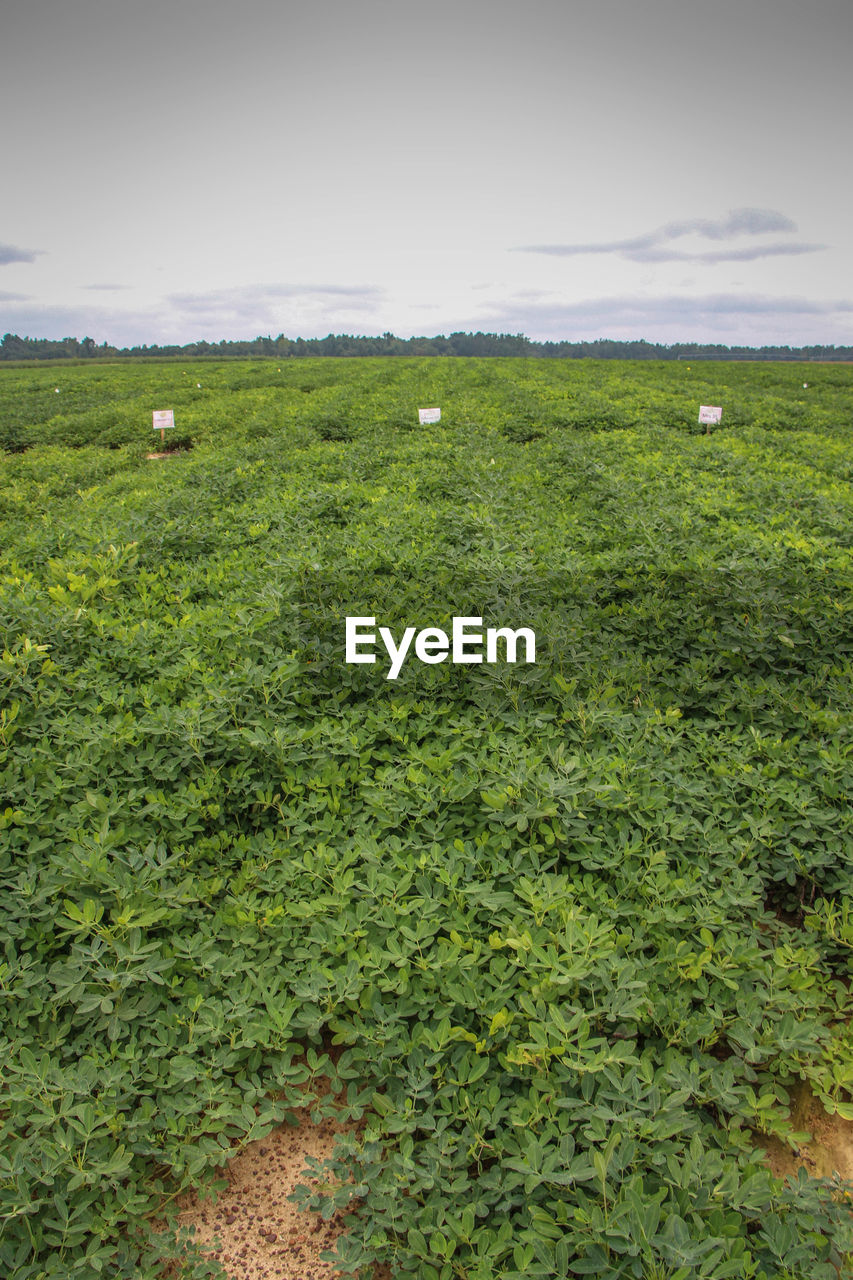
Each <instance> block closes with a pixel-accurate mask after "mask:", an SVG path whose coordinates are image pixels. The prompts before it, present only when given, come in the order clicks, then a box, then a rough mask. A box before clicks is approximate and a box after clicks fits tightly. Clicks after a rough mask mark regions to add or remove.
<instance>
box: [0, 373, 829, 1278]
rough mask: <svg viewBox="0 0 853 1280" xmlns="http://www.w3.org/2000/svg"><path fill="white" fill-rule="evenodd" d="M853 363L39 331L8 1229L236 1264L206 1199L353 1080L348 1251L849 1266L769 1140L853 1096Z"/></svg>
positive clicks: (72, 1272)
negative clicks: (152, 339)
mask: <svg viewBox="0 0 853 1280" xmlns="http://www.w3.org/2000/svg"><path fill="white" fill-rule="evenodd" d="M804 384H807V385H804ZM851 393H853V368H851V367H849V366H844V367H841V366H828V365H817V364H796V365H794V364H779V365H771V364H725V365H724V364H709V363H694V364H692V365H690V366H688V365H687V363H685V362H674V361H672V362H656V361H647V362H636V363H627V362H624V363H623V362H617V361H606V362H592V361H586V360H577V361H574V360H572V361H569V360H565V361H557V360H551V361H548V360H539V359H529V360H505V359H494V360H476V359H403V358H396V359H361V360H333V359H329V360H315V359H304V360H303V359H288V360H284V361H279V362H276V361H263V360H256V361H251V362H250V361H245V362H231V363H229V362H225V361H222V362H218V363H213V362H203V361H198V362H196V363H192V364H191V363H187V362H185V361H181V360H177V361H173V362H164V363H157V364H153V363H147V364H141V363H140V364H132V363H115V364H107V363H105V364H97V363H94V362H89V363H87V364H79V365H78V364H66V365H63V364H61V363H56V364H53V365H42V366H35V365H33V364H30V365H23V364H22V365H9V366H8V367H5V368H2V369H0V447H2V450H3V452H2V453H0V522H2V526H1V527H2V539H0V629H2V634H0V652H1V653H2V659H1V660H0V1007H2V1024H0V1273H2V1274H3V1275H4V1276H6V1277H10V1278H14V1280H59V1278H62V1280H66V1278H73V1280H96V1278H97V1277H109V1278H110V1280H118V1278H120V1280H155V1278H161V1277H165V1276H169V1275H171V1276H177V1275H178V1274H180V1275H182V1276H187V1277H188V1276H196V1277H200V1276H204V1275H214V1274H218V1272H217V1268H216V1263H215V1262H213V1261H211V1260H210V1259H207V1258H205V1257H204V1256H202V1254H201V1253H200V1251H199V1250H197V1249H195V1250H194V1249H193V1247H192V1246H187V1247H186V1248H185V1249H184V1252H183V1255H182V1258H181V1260H180V1261H177V1262H175V1261H173V1262H171V1263H170V1262H169V1261H168V1260H169V1259H170V1258H172V1259H174V1258H175V1257H176V1256H177V1254H178V1245H177V1244H176V1243H175V1237H174V1234H173V1232H172V1231H171V1229H170V1228H169V1226H168V1224H169V1223H172V1224H174V1205H175V1196H176V1194H177V1193H178V1192H179V1191H181V1190H182V1189H184V1190H185V1189H186V1188H188V1187H196V1188H197V1187H202V1188H204V1187H207V1188H210V1187H211V1184H216V1183H217V1180H218V1179H220V1178H221V1171H222V1166H223V1164H224V1162H225V1161H226V1159H227V1158H228V1157H229V1156H231V1155H233V1154H234V1153H236V1152H237V1151H238V1150H239V1149H240V1148H241V1147H242V1146H244V1145H245V1144H246V1143H248V1142H250V1141H254V1140H255V1139H258V1138H259V1137H262V1136H264V1135H266V1134H269V1133H270V1132H271V1130H272V1129H273V1127H274V1126H278V1125H280V1124H281V1123H282V1121H284V1120H286V1119H287V1117H288V1115H289V1114H291V1113H292V1112H293V1110H294V1109H295V1108H297V1107H302V1106H304V1105H305V1104H306V1102H308V1103H311V1102H313V1105H314V1111H315V1115H316V1116H317V1118H318V1119H320V1118H323V1117H330V1118H334V1119H335V1120H336V1121H339V1122H341V1123H344V1122H347V1121H352V1122H358V1123H355V1124H352V1125H350V1126H349V1128H348V1130H347V1132H346V1133H345V1134H344V1136H342V1137H341V1139H340V1140H339V1142H338V1146H337V1147H336V1152H335V1156H334V1158H333V1160H332V1161H331V1162H330V1163H329V1164H328V1165H327V1166H326V1167H324V1168H323V1169H322V1170H321V1171H319V1174H318V1177H319V1182H318V1181H317V1180H316V1179H315V1182H314V1183H313V1184H311V1183H309V1182H308V1181H307V1180H306V1183H305V1189H304V1192H303V1193H302V1198H301V1202H300V1203H301V1204H302V1205H303V1207H305V1208H313V1209H317V1208H319V1209H321V1210H322V1211H323V1213H324V1214H325V1215H326V1216H327V1217H331V1216H332V1215H333V1214H334V1213H336V1212H337V1211H344V1212H345V1213H346V1222H347V1230H346V1233H345V1234H344V1235H343V1236H341V1238H340V1240H339V1241H338V1244H337V1254H336V1257H337V1260H338V1265H339V1266H340V1268H341V1270H342V1272H343V1273H345V1274H350V1275H358V1276H360V1277H363V1278H364V1280H367V1278H368V1277H370V1276H372V1275H373V1274H374V1269H375V1268H379V1267H384V1268H387V1270H386V1271H385V1274H390V1275H392V1276H393V1277H395V1280H535V1278H538V1277H595V1278H596V1280H724V1278H725V1277H736V1278H737V1280H838V1278H839V1277H841V1276H849V1275H850V1274H851V1269H850V1258H851V1252H850V1251H851V1249H853V1232H851V1226H853V1219H852V1218H851V1192H853V1186H851V1185H850V1184H849V1183H848V1184H845V1183H844V1182H843V1181H842V1180H840V1179H839V1178H838V1177H832V1176H829V1175H828V1176H826V1177H811V1176H809V1175H808V1174H807V1172H806V1171H805V1169H802V1170H801V1171H800V1173H799V1175H798V1177H794V1178H792V1179H789V1180H787V1181H784V1180H782V1179H781V1178H778V1177H776V1176H774V1174H773V1173H772V1172H771V1170H770V1168H769V1167H768V1164H767V1162H766V1159H765V1156H764V1152H763V1150H762V1148H761V1141H762V1140H768V1141H769V1140H773V1139H775V1140H778V1141H781V1142H782V1143H783V1144H786V1145H787V1146H788V1147H789V1148H790V1149H791V1152H792V1155H796V1151H797V1149H798V1147H799V1146H800V1145H801V1144H802V1143H804V1142H805V1141H806V1135H805V1134H804V1133H803V1132H801V1131H800V1130H798V1128H797V1127H796V1123H795V1121H796V1116H795V1114H794V1111H795V1109H794V1108H793V1106H792V1098H793V1097H794V1094H795V1092H796V1091H798V1090H802V1089H804V1088H806V1089H807V1090H808V1091H809V1095H810V1096H811V1097H813V1098H814V1099H815V1100H817V1102H818V1103H819V1104H820V1106H821V1107H822V1108H823V1110H824V1111H825V1112H826V1114H827V1115H828V1116H830V1117H834V1118H835V1120H836V1121H837V1122H838V1123H839V1124H840V1125H845V1124H846V1125H848V1126H849V1125H850V1122H851V1121H853V1030H851V1013H853V996H851V987H850V981H851V955H853V906H852V905H851V903H853V895H852V894H851V890H852V889H853V859H851V853H853V816H851V814H853V810H851V804H850V797H851V792H852V791H853V788H851V781H853V761H851V726H853V714H851V713H853V679H851V676H853V627H852V626H851V607H852V606H851V600H852V599H853V597H851V585H853V584H851V558H850V545H851V532H853V497H851V484H850V482H851V477H852V476H853V413H851V405H853V396H851ZM700 405H715V406H722V421H721V422H720V423H719V424H718V425H715V426H711V427H710V428H708V429H706V428H705V427H704V426H700V425H699V424H698V421H697V419H698V414H699V406H700ZM433 406H435V407H440V409H441V420H440V422H438V423H434V424H430V425H424V426H421V425H419V422H418V409H419V408H424V407H433ZM163 409H173V410H174V418H175V428H174V430H173V431H170V432H167V433H166V446H167V449H169V450H170V452H169V454H168V456H166V457H155V458H149V457H147V454H148V453H149V452H156V451H158V450H160V436H159V434H157V435H155V433H154V432H153V431H152V412H153V411H155V410H163ZM348 618H349V619H353V618H360V619H362V620H364V619H373V620H374V622H373V624H369V623H367V622H364V621H362V623H361V624H358V625H359V626H360V628H361V634H362V641H361V648H360V650H359V656H362V657H364V656H370V655H375V657H376V661H375V662H373V663H370V662H353V661H347V648H346V634H347V619H348ZM454 618H455V619H457V620H458V619H460V618H462V619H466V618H467V619H477V620H478V622H477V624H473V623H471V624H466V625H468V626H469V630H470V631H474V632H476V631H481V632H482V633H483V634H485V632H486V629H487V628H493V629H495V630H496V631H499V630H502V629H508V630H511V631H513V632H515V631H518V630H520V629H526V630H528V631H531V632H533V634H534V636H535V661H533V660H529V659H531V658H532V657H533V656H534V655H533V652H532V647H531V646H526V645H524V644H522V643H521V642H520V641H519V644H518V646H517V649H516V654H515V657H516V661H515V662H513V661H511V652H510V645H509V643H506V644H505V643H504V640H505V637H499V640H498V644H497V650H496V654H495V655H492V657H493V660H484V661H481V662H465V661H460V660H459V658H460V657H461V656H464V654H463V653H462V652H461V651H460V653H457V654H454V653H453V651H452V644H451V641H450V640H448V642H447V643H448V645H449V646H450V648H449V650H448V651H447V652H445V651H444V650H442V648H441V638H440V636H436V634H435V633H436V631H443V632H445V633H446V634H447V636H448V637H451V636H452V631H453V625H454V624H453V619H454ZM380 628H385V629H386V631H385V634H386V635H387V636H389V637H391V638H392V639H393V644H394V645H395V646H398V652H400V653H402V651H403V646H402V639H401V638H402V637H403V636H404V634H405V633H406V632H407V629H409V628H412V629H413V631H414V633H420V632H422V631H424V630H427V636H426V637H423V636H420V635H416V638H414V639H411V643H410V645H409V647H408V648H407V650H406V651H405V654H404V655H403V659H402V661H401V662H400V663H399V664H398V670H397V671H396V673H395V677H394V678H389V677H390V675H391V667H392V663H391V659H390V653H389V652H386V646H385V645H384V642H383V640H381V639H380V634H381V633H380V631H379V629H380ZM372 633H375V643H372V642H370V641H368V640H367V639H364V638H363V637H364V636H366V635H367V634H372ZM371 645H372V647H371ZM430 646H432V647H430ZM467 652H468V653H469V654H470V653H474V652H478V654H479V656H482V657H484V658H488V654H487V653H486V649H485V645H484V646H483V648H482V649H481V650H479V651H476V650H475V648H473V647H472V648H470V649H469V650H467ZM439 659H443V660H439ZM454 659H455V660H454ZM315 1173H317V1171H316V1170H315ZM164 1222H165V1223H166V1224H167V1229H165V1230H164V1229H163V1223H164Z"/></svg>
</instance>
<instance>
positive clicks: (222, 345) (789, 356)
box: [0, 333, 853, 360]
mask: <svg viewBox="0 0 853 1280" xmlns="http://www.w3.org/2000/svg"><path fill="white" fill-rule="evenodd" d="M198 356H216V357H219V358H221V357H223V356H225V357H227V356H241V357H244V358H245V357H246V356H271V357H274V358H277V359H282V358H283V357H286V356H546V357H553V358H555V359H576V360H577V359H583V358H584V357H587V358H589V357H592V358H593V359H597V360H686V359H689V360H853V347H834V346H811V347H727V346H724V345H723V344H722V343H703V342H675V343H672V344H670V345H665V344H663V343H659V342H645V341H642V340H641V341H639V342H627V341H625V342H622V341H618V340H616V339H613V338H596V339H595V340H594V341H593V342H534V341H533V340H532V339H531V338H526V337H525V336H524V334H521V333H515V334H510V333H451V335H450V337H449V338H445V337H444V335H443V334H440V335H439V336H438V337H436V338H397V337H395V336H394V334H393V333H383V334H382V336H381V337H380V338H367V337H355V336H353V335H351V334H348V333H338V334H332V333H330V334H329V335H328V337H325V338H286V337H285V336H284V334H283V333H280V334H279V335H278V337H277V338H271V337H266V338H252V339H249V340H246V341H242V342H232V341H227V340H225V339H223V340H222V341H221V342H188V343H186V344H185V345H184V346H159V345H157V344H156V343H155V344H154V345H152V346H141V347H113V346H110V344H109V343H108V342H104V343H102V344H101V345H100V346H98V345H97V343H96V342H95V340H94V338H83V339H82V340H81V339H79V338H58V339H54V338H19V337H18V335H17V334H14V333H7V334H6V335H5V337H4V338H3V340H2V342H0V360H64V359H70V360H81V359H82V360H86V359H100V360H103V359H109V358H110V357H124V358H129V359H136V358H140V359H164V358H168V357H184V358H189V357H198Z"/></svg>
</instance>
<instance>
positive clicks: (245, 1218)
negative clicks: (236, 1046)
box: [178, 1108, 389, 1280]
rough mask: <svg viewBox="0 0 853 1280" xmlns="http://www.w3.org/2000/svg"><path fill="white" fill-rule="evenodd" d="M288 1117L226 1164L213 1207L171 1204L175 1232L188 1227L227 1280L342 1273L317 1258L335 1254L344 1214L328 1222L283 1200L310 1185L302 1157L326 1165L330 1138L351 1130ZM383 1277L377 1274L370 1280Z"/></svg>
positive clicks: (308, 1279) (308, 1278) (326, 1277)
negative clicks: (174, 1208)
mask: <svg viewBox="0 0 853 1280" xmlns="http://www.w3.org/2000/svg"><path fill="white" fill-rule="evenodd" d="M293 1114H294V1116H295V1119H296V1121H297V1123H296V1124H295V1125H293V1124H284V1125H281V1126H280V1127H279V1128H277V1129H274V1130H273V1131H272V1133H270V1134H269V1136H268V1137H266V1138H262V1139H260V1140H259V1141H258V1142H252V1143H249V1145H248V1146H247V1147H245V1148H244V1149H243V1150H242V1151H241V1152H240V1154H239V1155H237V1156H235V1157H234V1159H233V1160H230V1161H229V1162H228V1165H227V1166H226V1168H225V1169H224V1171H223V1176H224V1177H226V1178H227V1179H228V1187H227V1189H226V1190H224V1191H222V1192H220V1194H219V1196H218V1197H217V1198H216V1200H215V1201H213V1200H210V1199H207V1200H202V1199H199V1198H198V1197H196V1196H194V1195H186V1196H183V1197H182V1198H181V1199H180V1200H179V1201H178V1206H179V1208H180V1213H179V1215H178V1227H179V1228H181V1227H189V1228H190V1229H191V1230H192V1232H193V1236H194V1239H195V1241H196V1242H197V1243H198V1244H199V1245H200V1246H201V1248H202V1249H203V1250H204V1252H205V1254H207V1255H208V1256H209V1257H212V1258H216V1259H218V1261H219V1262H221V1264H222V1266H223V1268H224V1270H225V1271H226V1272H227V1274H228V1275H229V1276H230V1277H232V1280H331V1278H332V1277H337V1280H340V1275H341V1273H340V1272H339V1271H336V1270H335V1268H334V1266H333V1264H332V1263H331V1262H326V1261H324V1260H323V1259H322V1258H321V1257H320V1254H321V1253H323V1252H324V1251H327V1250H330V1249H333V1248H334V1245H335V1241H336V1240H337V1238H338V1236H339V1235H341V1233H342V1231H343V1229H344V1228H343V1217H344V1213H343V1212H340V1213H336V1214H335V1215H334V1217H332V1218H330V1219H328V1220H327V1219H324V1218H323V1217H322V1216H321V1215H320V1214H319V1213H309V1212H302V1211H300V1210H298V1209H297V1208H296V1206H295V1205H294V1204H293V1203H292V1202H290V1201H289V1200H288V1196H289V1195H291V1194H292V1192H293V1191H294V1189H295V1188H296V1186H297V1185H298V1184H300V1183H302V1184H308V1185H311V1184H312V1183H315V1181H316V1180H315V1179H312V1178H311V1177H307V1176H305V1175H304V1170H305V1166H306V1161H307V1159H308V1157H310V1156H313V1157H314V1158H315V1159H317V1160H326V1159H328V1158H329V1157H330V1156H331V1154H332V1148H333V1147H334V1143H335V1136H336V1134H338V1133H344V1132H348V1131H352V1130H353V1128H354V1127H355V1126H354V1125H352V1124H348V1125H344V1124H337V1123H335V1122H333V1121H329V1120H326V1121H324V1122H323V1123H322V1124H319V1125H318V1124H314V1123H313V1121H312V1120H311V1116H310V1110H309V1109H307V1108H306V1109H304V1110H299V1111H296V1112H294V1113H293ZM388 1275H389V1273H388V1272H386V1271H385V1270H384V1269H380V1270H377V1271H376V1272H375V1274H374V1276H373V1280H388Z"/></svg>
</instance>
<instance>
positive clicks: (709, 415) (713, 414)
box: [699, 404, 723, 422]
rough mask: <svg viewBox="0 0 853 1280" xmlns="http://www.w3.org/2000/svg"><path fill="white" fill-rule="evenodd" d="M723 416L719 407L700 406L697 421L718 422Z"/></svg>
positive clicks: (712, 405) (710, 405)
mask: <svg viewBox="0 0 853 1280" xmlns="http://www.w3.org/2000/svg"><path fill="white" fill-rule="evenodd" d="M722 416H723V410H722V408H721V406H720V405H714V404H700V406H699V421H700V422H719V421H720V419H721V418H722Z"/></svg>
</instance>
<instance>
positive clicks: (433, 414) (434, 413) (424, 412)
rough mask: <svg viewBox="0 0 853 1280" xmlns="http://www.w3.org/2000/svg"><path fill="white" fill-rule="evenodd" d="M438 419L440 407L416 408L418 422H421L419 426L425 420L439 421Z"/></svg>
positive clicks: (439, 417) (439, 418)
mask: <svg viewBox="0 0 853 1280" xmlns="http://www.w3.org/2000/svg"><path fill="white" fill-rule="evenodd" d="M440 421H441V410H440V409H418V422H419V423H420V424H421V426H423V425H424V423H426V422H440Z"/></svg>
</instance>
